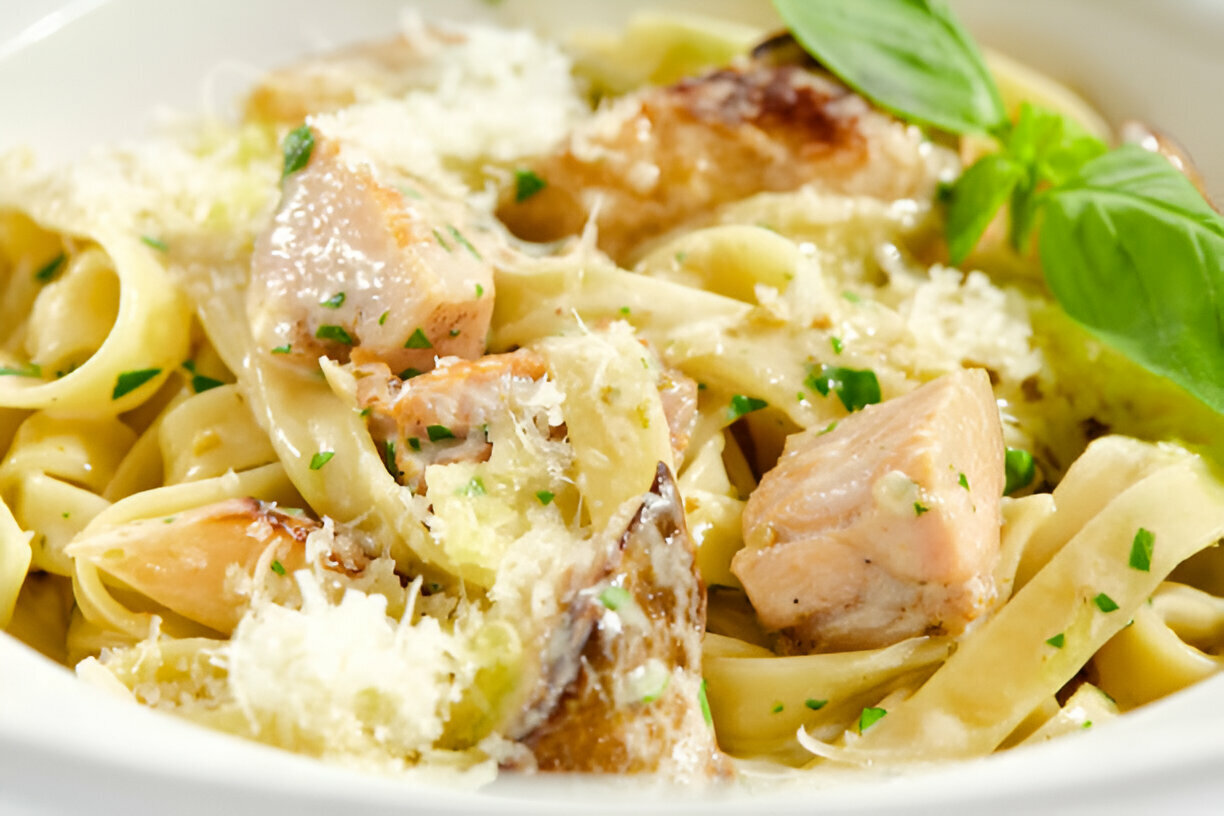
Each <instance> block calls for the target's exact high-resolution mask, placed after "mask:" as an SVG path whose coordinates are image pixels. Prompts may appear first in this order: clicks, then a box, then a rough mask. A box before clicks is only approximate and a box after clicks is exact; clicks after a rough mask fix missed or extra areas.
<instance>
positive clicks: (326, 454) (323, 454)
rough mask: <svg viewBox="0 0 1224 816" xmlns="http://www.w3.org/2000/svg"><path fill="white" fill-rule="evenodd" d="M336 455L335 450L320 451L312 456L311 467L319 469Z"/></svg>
mask: <svg viewBox="0 0 1224 816" xmlns="http://www.w3.org/2000/svg"><path fill="white" fill-rule="evenodd" d="M335 455H336V452H335V451H319V452H318V453H316V454H315V455H314V456H312V457H310V469H311V470H319V469H320V468H321V467H323V466H324V465H326V464H327V463H328V462H330V461H331V460H332V457H333V456H335Z"/></svg>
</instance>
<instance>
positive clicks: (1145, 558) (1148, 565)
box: [1130, 527, 1156, 572]
mask: <svg viewBox="0 0 1224 816" xmlns="http://www.w3.org/2000/svg"><path fill="white" fill-rule="evenodd" d="M1155 546H1156V536H1155V535H1153V534H1152V532H1151V531H1150V530H1145V529H1143V528H1142V527H1140V528H1139V531H1138V532H1137V533H1135V540H1134V541H1132V542H1131V551H1130V565H1131V569H1137V570H1139V571H1140V572H1151V571H1152V550H1153V548H1154V547H1155Z"/></svg>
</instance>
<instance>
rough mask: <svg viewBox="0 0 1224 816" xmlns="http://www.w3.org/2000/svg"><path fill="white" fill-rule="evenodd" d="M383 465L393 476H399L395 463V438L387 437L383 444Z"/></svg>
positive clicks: (397, 466)
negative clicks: (385, 442)
mask: <svg viewBox="0 0 1224 816" xmlns="http://www.w3.org/2000/svg"><path fill="white" fill-rule="evenodd" d="M383 465H384V466H385V467H386V468H387V472H388V473H390V474H391V475H392V476H393V477H395V478H399V465H397V464H396V463H395V440H394V439H388V440H387V444H385V445H383Z"/></svg>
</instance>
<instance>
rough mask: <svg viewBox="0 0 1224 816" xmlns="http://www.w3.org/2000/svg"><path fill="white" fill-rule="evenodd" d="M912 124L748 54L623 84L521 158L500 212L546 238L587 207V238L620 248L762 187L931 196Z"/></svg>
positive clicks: (576, 227) (573, 228)
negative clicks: (516, 184)
mask: <svg viewBox="0 0 1224 816" xmlns="http://www.w3.org/2000/svg"><path fill="white" fill-rule="evenodd" d="M925 161H926V159H925V157H924V145H923V141H922V137H921V135H920V134H919V133H918V132H917V131H916V130H915V129H913V128H910V127H907V126H906V125H904V124H902V123H900V122H898V121H896V120H895V119H893V118H891V117H889V116H887V115H885V114H883V113H880V112H879V111H877V110H875V109H873V108H872V107H871V106H870V105H869V104H868V103H867V102H866V101H864V100H863V99H862V98H861V97H859V96H857V95H855V94H853V93H851V92H850V91H849V90H847V89H846V88H845V86H843V85H841V84H839V83H838V82H836V81H835V80H833V79H832V78H830V77H829V76H828V75H826V74H823V73H818V72H817V71H815V70H808V69H807V68H806V67H801V66H798V65H775V64H770V63H767V62H761V61H757V62H751V63H748V64H746V65H744V66H740V67H733V68H728V69H725V70H720V71H715V72H713V73H711V74H708V75H706V76H704V77H700V78H697V79H688V80H684V81H683V82H680V83H677V84H675V85H672V86H670V87H665V88H650V89H648V90H645V91H642V92H640V93H638V94H635V95H633V96H630V97H626V98H624V99H622V100H620V101H619V102H617V103H616V104H614V105H613V106H611V107H610V108H608V109H607V110H605V111H603V112H601V113H600V114H598V115H597V116H595V117H594V119H592V120H591V121H590V122H589V123H587V124H586V125H585V126H583V127H581V128H579V129H578V131H577V132H575V133H574V134H573V135H572V137H571V138H570V139H569V141H568V142H567V143H566V144H565V145H564V146H563V147H562V148H561V149H560V150H559V151H558V152H557V153H555V154H553V155H550V156H546V157H544V158H542V159H540V160H538V161H536V162H535V163H534V164H533V165H532V166H531V169H532V171H533V172H535V174H536V175H537V176H538V177H539V178H540V179H542V180H543V182H544V185H545V186H543V188H542V189H540V190H539V191H537V192H534V193H532V194H530V195H522V194H521V192H520V190H518V189H515V190H510V191H508V193H507V195H506V196H505V197H504V198H503V200H502V204H501V207H500V209H499V210H498V217H500V218H501V219H502V221H503V222H505V223H506V225H507V226H508V227H509V228H510V230H511V231H512V232H514V233H515V234H516V235H518V236H519V237H521V238H525V239H527V240H530V241H554V240H557V239H559V238H563V237H565V236H568V235H574V234H577V233H578V232H580V231H581V230H582V228H583V226H584V225H585V224H586V223H587V220H588V219H589V218H591V217H592V216H594V218H595V223H596V225H597V226H598V228H599V246H600V248H602V249H603V250H604V251H606V252H607V253H608V254H609V255H611V256H612V257H613V258H615V259H617V260H620V261H624V260H625V259H626V258H627V257H629V256H630V255H631V254H632V252H633V250H634V249H635V248H636V247H638V246H639V245H641V244H642V242H644V241H646V240H648V239H650V238H652V237H655V236H657V235H661V234H663V233H665V232H667V231H668V230H670V229H672V228H674V227H676V226H679V225H681V224H683V223H685V222H688V221H691V220H693V219H696V218H698V217H700V216H702V215H705V214H709V213H710V212H711V211H712V210H713V209H714V208H716V207H718V206H719V205H721V204H725V203H727V202H731V201H736V200H738V199H742V198H745V197H747V196H750V195H753V194H754V193H760V192H769V191H773V192H780V191H787V190H794V189H797V188H799V187H801V186H803V185H805V184H809V183H814V184H816V185H817V186H819V187H823V188H826V189H828V190H830V191H835V192H839V193H845V194H850V195H868V196H875V197H878V198H882V199H887V200H892V199H897V198H903V197H929V195H930V193H931V192H933V191H932V190H931V189H928V188H929V187H930V185H931V182H930V181H929V178H930V172H929V169H928V168H927V166H926V165H925Z"/></svg>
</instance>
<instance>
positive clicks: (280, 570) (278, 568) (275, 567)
mask: <svg viewBox="0 0 1224 816" xmlns="http://www.w3.org/2000/svg"><path fill="white" fill-rule="evenodd" d="M272 571H273V572H275V573H276V574H277V575H284V574H285V565H284V564H282V563H281V562H279V561H273V562H272Z"/></svg>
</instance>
